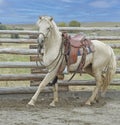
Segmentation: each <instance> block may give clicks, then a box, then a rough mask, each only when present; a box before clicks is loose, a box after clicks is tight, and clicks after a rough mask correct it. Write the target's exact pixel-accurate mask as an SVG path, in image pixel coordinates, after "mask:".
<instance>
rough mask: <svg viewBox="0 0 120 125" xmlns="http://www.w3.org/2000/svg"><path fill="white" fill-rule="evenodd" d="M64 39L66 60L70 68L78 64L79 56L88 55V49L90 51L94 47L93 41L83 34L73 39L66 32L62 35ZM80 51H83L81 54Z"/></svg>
mask: <svg viewBox="0 0 120 125" xmlns="http://www.w3.org/2000/svg"><path fill="white" fill-rule="evenodd" d="M62 38H63V40H64V45H65V53H66V60H67V65H68V66H69V65H71V64H74V63H76V62H77V57H78V55H81V56H82V55H83V53H86V54H87V49H86V48H87V47H88V48H90V49H91V48H92V47H90V46H91V45H92V43H91V41H90V40H88V39H86V38H85V36H83V35H81V34H77V35H75V36H72V37H71V36H69V35H68V34H67V33H66V32H64V33H62ZM80 49H82V52H81V54H80ZM85 51H86V52H85ZM91 52H93V49H91Z"/></svg>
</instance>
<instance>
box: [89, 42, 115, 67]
mask: <svg viewBox="0 0 120 125" xmlns="http://www.w3.org/2000/svg"><path fill="white" fill-rule="evenodd" d="M91 42H92V44H93V45H94V49H95V51H94V54H93V55H94V56H93V65H94V66H95V67H97V66H98V67H99V66H101V65H103V66H104V65H107V63H109V61H110V60H111V56H112V55H113V54H114V53H113V50H112V48H111V47H110V46H109V45H107V44H105V43H103V42H101V41H99V40H91Z"/></svg>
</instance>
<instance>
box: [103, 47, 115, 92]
mask: <svg viewBox="0 0 120 125" xmlns="http://www.w3.org/2000/svg"><path fill="white" fill-rule="evenodd" d="M115 72H116V57H115V54H114V52H113V49H112V48H111V58H110V61H109V64H108V65H107V68H106V71H105V74H104V75H103V85H102V87H101V90H102V92H103V93H105V92H106V90H107V87H108V85H109V84H110V82H111V80H112V78H113V76H114V74H115Z"/></svg>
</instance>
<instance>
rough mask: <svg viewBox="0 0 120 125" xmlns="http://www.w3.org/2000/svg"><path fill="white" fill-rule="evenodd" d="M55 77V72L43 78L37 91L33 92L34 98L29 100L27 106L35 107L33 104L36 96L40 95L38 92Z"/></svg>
mask: <svg viewBox="0 0 120 125" xmlns="http://www.w3.org/2000/svg"><path fill="white" fill-rule="evenodd" d="M55 75H56V70H54V71H52V72H50V73H48V74H47V75H46V76H45V78H44V79H43V80H42V82H41V83H40V84H39V87H38V89H37V91H36V92H35V94H34V96H33V97H32V98H31V100H30V101H29V103H28V105H32V106H34V105H35V102H36V100H37V98H38V95H39V94H40V92H41V91H42V90H43V89H44V88H45V87H46V85H47V84H48V83H49V82H50V81H51V80H52V79H53V78H54V77H55Z"/></svg>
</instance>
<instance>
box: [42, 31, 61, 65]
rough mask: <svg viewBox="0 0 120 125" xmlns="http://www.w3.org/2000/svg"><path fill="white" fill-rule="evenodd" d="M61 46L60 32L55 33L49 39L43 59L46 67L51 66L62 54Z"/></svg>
mask: <svg viewBox="0 0 120 125" xmlns="http://www.w3.org/2000/svg"><path fill="white" fill-rule="evenodd" d="M61 44H62V39H61V34H60V32H57V33H56V32H54V33H53V34H51V35H50V36H49V37H48V38H47V40H46V44H45V52H44V57H43V60H44V62H45V64H46V65H49V64H50V63H51V62H52V61H53V60H55V59H56V58H57V56H58V54H59V52H60V47H61Z"/></svg>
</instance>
